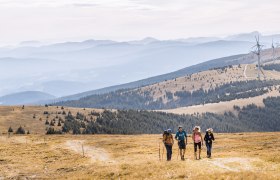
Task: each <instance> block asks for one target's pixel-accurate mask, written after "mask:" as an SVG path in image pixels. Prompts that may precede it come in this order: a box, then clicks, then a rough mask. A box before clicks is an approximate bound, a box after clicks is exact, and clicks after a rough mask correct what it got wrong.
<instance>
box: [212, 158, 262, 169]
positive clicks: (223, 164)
mask: <svg viewBox="0 0 280 180" xmlns="http://www.w3.org/2000/svg"><path fill="white" fill-rule="evenodd" d="M257 161H259V160H257V159H252V158H241V157H231V158H215V159H213V160H209V161H208V162H209V163H211V164H213V165H215V166H217V167H219V168H222V169H225V170H228V171H234V172H239V171H244V170H245V171H250V170H253V169H254V166H253V165H252V163H253V162H257Z"/></svg>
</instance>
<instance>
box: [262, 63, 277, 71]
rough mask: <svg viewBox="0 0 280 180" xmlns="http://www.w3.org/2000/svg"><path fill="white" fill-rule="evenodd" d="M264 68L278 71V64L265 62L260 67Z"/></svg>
mask: <svg viewBox="0 0 280 180" xmlns="http://www.w3.org/2000/svg"><path fill="white" fill-rule="evenodd" d="M262 68H263V69H264V70H270V71H280V64H267V65H264V66H263V67H262Z"/></svg>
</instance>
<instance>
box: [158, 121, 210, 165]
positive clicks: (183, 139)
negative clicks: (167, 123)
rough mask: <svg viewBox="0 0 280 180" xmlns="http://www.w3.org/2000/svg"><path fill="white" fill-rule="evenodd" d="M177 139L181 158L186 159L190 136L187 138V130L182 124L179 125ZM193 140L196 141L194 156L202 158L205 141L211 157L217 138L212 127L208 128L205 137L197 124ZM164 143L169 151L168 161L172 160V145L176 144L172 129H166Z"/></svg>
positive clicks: (208, 154) (208, 155) (208, 156)
mask: <svg viewBox="0 0 280 180" xmlns="http://www.w3.org/2000/svg"><path fill="white" fill-rule="evenodd" d="M175 139H176V140H177V141H178V146H179V150H180V157H181V160H182V161H184V160H185V151H186V146H187V143H188V138H187V132H186V131H184V130H183V127H182V126H179V127H178V131H177V133H176V135H175ZM192 140H193V142H194V158H195V159H196V160H199V159H201V147H202V146H203V141H205V145H206V147H207V158H211V151H212V142H213V141H214V140H215V138H214V134H213V129H212V128H209V129H207V130H206V133H205V136H204V138H202V134H201V132H200V127H199V126H195V127H194V128H193V133H192ZM163 143H164V145H165V148H166V152H167V161H171V157H172V146H173V144H174V139H173V135H172V131H171V129H167V130H165V131H164V133H163ZM197 150H198V156H197Z"/></svg>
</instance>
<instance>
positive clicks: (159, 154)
mask: <svg viewBox="0 0 280 180" xmlns="http://www.w3.org/2000/svg"><path fill="white" fill-rule="evenodd" d="M158 158H159V161H160V143H158Z"/></svg>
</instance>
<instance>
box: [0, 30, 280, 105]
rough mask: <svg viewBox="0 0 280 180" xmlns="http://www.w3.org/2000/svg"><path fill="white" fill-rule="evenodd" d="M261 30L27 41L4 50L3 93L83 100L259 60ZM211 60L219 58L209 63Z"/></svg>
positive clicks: (0, 54) (267, 41)
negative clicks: (131, 38)
mask: <svg viewBox="0 0 280 180" xmlns="http://www.w3.org/2000/svg"><path fill="white" fill-rule="evenodd" d="M257 34H259V33H258V32H252V33H248V34H238V35H233V36H229V37H226V38H217V37H198V38H188V39H176V40H158V39H155V38H152V37H149V38H145V39H142V40H138V41H129V42H116V41H110V40H87V41H83V42H65V43H57V44H49V45H42V44H43V43H40V42H36V41H30V42H23V43H22V44H21V45H20V46H18V47H12V48H11V47H5V48H0V86H1V87H3V88H1V89H0V95H7V94H11V93H17V92H22V91H40V92H45V93H48V94H53V95H54V96H56V97H62V98H60V99H59V100H71V99H79V98H81V97H85V96H87V95H92V94H100V93H106V92H110V91H114V90H118V89H123V88H135V87H140V86H145V85H149V84H153V83H156V82H160V81H163V80H168V79H172V78H175V77H179V76H181V75H186V74H191V73H195V72H198V71H203V70H207V69H209V68H213V67H221V66H225V65H233V64H242V63H251V62H254V61H255V59H254V58H253V57H252V55H251V54H249V55H248V54H247V53H248V52H250V51H251V50H252V49H251V47H252V46H253V45H254V43H255V42H254V41H255V39H254V36H255V35H257ZM260 39H261V43H262V44H264V45H266V47H267V48H269V47H270V46H271V41H272V39H273V40H274V42H277V41H280V35H270V36H262V35H260ZM236 54H240V55H236ZM231 55H232V56H231ZM226 56H228V57H226ZM223 57H226V58H223ZM209 59H214V60H211V61H208V62H206V60H209ZM182 67H187V68H184V69H181V68H182ZM178 69H181V70H179V71H178ZM11 72H12V73H11ZM167 72H172V73H167ZM166 73H167V74H166ZM139 79H142V80H140V81H139ZM129 82H131V83H129ZM104 87H105V88H104ZM81 92H84V93H81ZM73 94H74V95H73ZM52 101H53V100H52ZM55 101H57V100H55Z"/></svg>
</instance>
